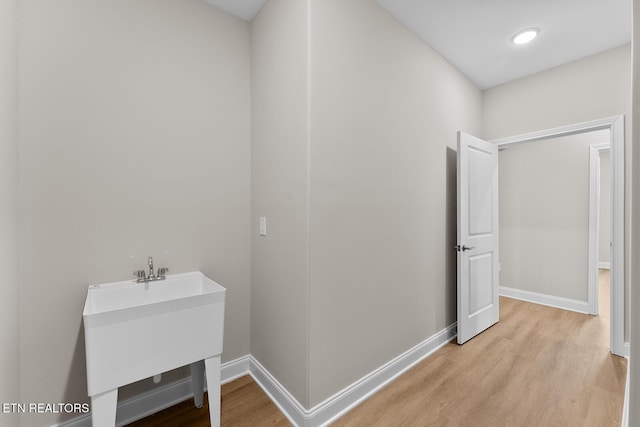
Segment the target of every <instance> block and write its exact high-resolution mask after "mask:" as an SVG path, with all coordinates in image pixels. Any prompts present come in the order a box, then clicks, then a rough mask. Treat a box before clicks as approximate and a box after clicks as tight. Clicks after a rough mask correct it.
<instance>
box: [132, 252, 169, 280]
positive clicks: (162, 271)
mask: <svg viewBox="0 0 640 427" xmlns="http://www.w3.org/2000/svg"><path fill="white" fill-rule="evenodd" d="M147 264H148V265H149V275H148V276H147V273H146V272H145V271H144V270H137V271H134V272H133V276H134V277H135V278H136V280H135V282H136V283H148V282H155V281H156V280H164V279H166V278H167V277H166V274H167V272H168V271H169V269H168V268H166V267H162V268H159V269H158V274H157V275H156V274H154V272H153V258H152V257H149V259H148V260H147Z"/></svg>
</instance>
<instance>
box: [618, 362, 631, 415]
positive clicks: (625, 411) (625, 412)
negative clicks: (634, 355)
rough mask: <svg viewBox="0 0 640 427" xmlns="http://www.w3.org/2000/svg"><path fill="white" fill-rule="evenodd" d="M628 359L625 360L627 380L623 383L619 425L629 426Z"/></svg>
mask: <svg viewBox="0 0 640 427" xmlns="http://www.w3.org/2000/svg"><path fill="white" fill-rule="evenodd" d="M629 368H630V361H628V360H627V380H626V382H625V385H624V404H623V405H622V422H621V423H620V426H621V427H629V379H630V374H629V372H630V369H629Z"/></svg>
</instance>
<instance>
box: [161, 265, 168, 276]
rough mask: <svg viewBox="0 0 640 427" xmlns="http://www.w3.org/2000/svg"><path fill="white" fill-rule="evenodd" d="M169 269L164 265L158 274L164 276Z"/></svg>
mask: <svg viewBox="0 0 640 427" xmlns="http://www.w3.org/2000/svg"><path fill="white" fill-rule="evenodd" d="M168 271H169V269H168V268H167V267H162V268H159V269H158V276H164V275H165V274H167V272H168Z"/></svg>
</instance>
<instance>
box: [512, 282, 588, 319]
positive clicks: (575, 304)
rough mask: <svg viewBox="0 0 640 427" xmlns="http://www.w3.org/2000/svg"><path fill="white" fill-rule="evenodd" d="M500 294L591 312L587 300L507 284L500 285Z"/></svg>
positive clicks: (551, 305) (564, 308)
mask: <svg viewBox="0 0 640 427" xmlns="http://www.w3.org/2000/svg"><path fill="white" fill-rule="evenodd" d="M500 296H503V297H507V298H513V299H518V300H521V301H526V302H532V303H534V304H541V305H547V306H549V307H555V308H561V309H563V310H569V311H577V312H578V313H584V314H590V307H589V303H588V302H586V301H578V300H574V299H569V298H562V297H556V296H553V295H545V294H539V293H537V292H531V291H523V290H522V289H515V288H509V287H506V286H500Z"/></svg>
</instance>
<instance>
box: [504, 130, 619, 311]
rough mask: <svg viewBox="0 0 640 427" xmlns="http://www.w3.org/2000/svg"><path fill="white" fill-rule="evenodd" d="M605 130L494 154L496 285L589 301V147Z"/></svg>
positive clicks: (604, 137) (603, 138)
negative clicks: (497, 221)
mask: <svg viewBox="0 0 640 427" xmlns="http://www.w3.org/2000/svg"><path fill="white" fill-rule="evenodd" d="M608 141H609V131H608V130H605V131H597V132H589V133H584V134H578V135H572V136H565V137H560V138H549V139H545V140H542V141H537V142H530V143H526V144H517V145H511V146H509V147H508V148H507V149H506V150H503V151H500V154H499V159H500V160H499V167H500V174H499V179H500V263H501V266H502V271H501V272H500V285H501V286H506V287H510V288H515V289H520V290H525V291H530V292H537V293H541V294H545V295H553V296H557V297H563V298H569V299H572V300H577V301H585V302H586V301H587V299H588V273H589V268H588V267H589V251H588V249H589V147H590V146H591V145H594V144H598V143H604V142H608Z"/></svg>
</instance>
